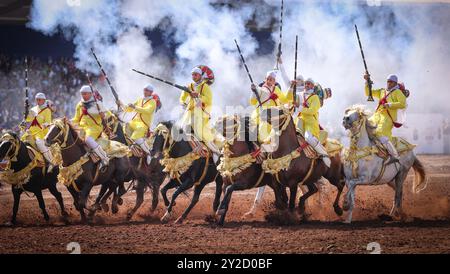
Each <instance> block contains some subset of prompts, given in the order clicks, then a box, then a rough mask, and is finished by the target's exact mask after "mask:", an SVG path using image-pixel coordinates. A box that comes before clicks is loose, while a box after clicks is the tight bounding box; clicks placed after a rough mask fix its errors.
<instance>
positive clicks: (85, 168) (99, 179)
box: [45, 118, 130, 222]
mask: <svg viewBox="0 0 450 274" xmlns="http://www.w3.org/2000/svg"><path fill="white" fill-rule="evenodd" d="M45 142H46V144H47V145H48V146H49V145H51V144H54V143H58V144H59V145H60V148H61V155H62V159H63V166H64V167H68V166H71V165H73V164H75V163H77V162H78V161H79V160H80V159H82V158H84V157H89V154H90V153H91V152H90V151H89V150H88V149H87V146H86V145H85V143H84V142H83V141H82V140H81V138H80V137H79V135H78V133H77V132H76V131H75V129H73V128H72V125H71V124H70V122H69V121H68V120H67V119H66V118H63V119H56V120H55V121H54V124H53V125H52V127H51V128H50V130H49V132H48V133H47V136H46V137H45ZM98 165H99V163H94V162H93V161H92V159H91V158H90V157H89V158H88V159H87V161H86V162H85V163H84V164H83V165H82V166H81V168H82V173H81V175H80V176H79V177H78V178H76V179H75V180H74V182H73V183H72V184H70V185H68V186H67V189H68V191H69V192H70V194H71V195H72V197H73V200H74V205H75V208H76V209H77V210H78V211H79V212H80V215H81V220H82V222H86V221H87V218H86V215H85V212H84V209H88V210H89V211H90V214H89V218H90V219H91V218H92V217H93V216H94V214H95V211H96V210H98V209H99V208H100V205H99V201H100V200H101V198H102V197H103V196H104V194H105V193H106V191H107V190H108V189H117V188H118V187H119V186H121V185H122V186H121V188H122V189H123V184H124V182H125V179H126V178H125V177H126V175H127V173H128V172H129V170H130V162H129V161H128V158H127V157H121V158H113V159H111V160H110V162H109V165H108V167H107V168H106V170H99V167H98ZM95 185H101V189H100V192H99V194H98V196H97V199H96V203H95V204H94V205H93V206H92V207H90V208H88V207H87V206H86V202H87V199H88V197H89V193H90V192H91V189H92V187H93V186H95ZM118 198H119V197H118V196H115V198H114V199H113V204H114V205H115V204H116V203H117V201H118Z"/></svg>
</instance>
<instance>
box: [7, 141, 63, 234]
mask: <svg viewBox="0 0 450 274" xmlns="http://www.w3.org/2000/svg"><path fill="white" fill-rule="evenodd" d="M1 140H2V141H1V144H0V160H3V159H5V160H9V162H10V167H9V169H10V170H11V171H13V172H14V173H15V174H17V172H20V171H25V169H26V168H27V167H30V168H31V167H33V165H32V162H33V160H32V159H31V157H30V155H29V151H28V148H27V146H26V144H25V143H23V142H22V141H20V139H19V138H18V136H17V135H16V134H15V133H13V132H8V133H5V134H4V135H3V137H2V139H1ZM47 168H48V166H44V167H34V168H32V169H31V170H30V171H29V172H30V173H29V175H30V177H29V180H28V182H27V183H24V184H23V185H22V186H21V187H18V186H14V185H13V186H12V187H11V190H12V193H13V196H14V206H13V214H12V217H11V221H10V223H11V224H12V225H14V224H16V216H17V211H18V210H19V203H20V196H21V194H22V193H23V192H24V191H29V192H31V193H34V195H35V196H36V199H37V200H38V202H39V207H40V208H41V210H42V213H43V214H44V219H45V220H46V221H49V219H50V217H49V215H48V213H47V211H46V209H45V202H44V198H43V196H42V190H44V189H48V190H49V191H50V193H51V194H52V195H53V196H54V197H55V198H56V200H57V201H58V204H59V206H60V207H61V215H62V217H63V220H64V221H67V217H68V214H67V212H66V210H65V209H64V201H63V198H62V195H61V193H60V192H59V191H58V190H57V189H56V184H57V183H58V180H57V176H58V172H59V169H58V168H57V167H55V168H54V169H53V170H52V172H48V169H47ZM6 179H7V178H6Z"/></svg>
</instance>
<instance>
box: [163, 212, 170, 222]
mask: <svg viewBox="0 0 450 274" xmlns="http://www.w3.org/2000/svg"><path fill="white" fill-rule="evenodd" d="M170 215H171V213H169V212H166V214H164V216H162V218H161V222H163V223H167V222H168V221H169V219H170Z"/></svg>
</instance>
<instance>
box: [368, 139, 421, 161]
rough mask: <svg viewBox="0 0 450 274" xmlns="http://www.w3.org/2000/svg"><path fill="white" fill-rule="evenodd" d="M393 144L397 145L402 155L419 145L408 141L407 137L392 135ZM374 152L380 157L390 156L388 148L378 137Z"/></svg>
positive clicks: (396, 147)
mask: <svg viewBox="0 0 450 274" xmlns="http://www.w3.org/2000/svg"><path fill="white" fill-rule="evenodd" d="M392 144H393V145H394V146H395V149H397V152H398V154H399V155H402V154H403V153H405V152H409V151H411V150H413V149H414V148H415V147H416V146H417V145H414V144H411V143H409V142H408V141H406V139H404V138H401V137H392ZM374 153H375V154H376V155H377V156H378V157H380V158H382V159H384V160H386V159H387V158H389V152H388V150H387V149H386V148H385V147H384V145H383V144H382V143H381V142H380V141H379V140H378V139H375V150H374Z"/></svg>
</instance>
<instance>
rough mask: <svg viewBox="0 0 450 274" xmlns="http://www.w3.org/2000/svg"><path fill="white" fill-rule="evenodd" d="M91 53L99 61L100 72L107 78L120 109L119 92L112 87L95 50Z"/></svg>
mask: <svg viewBox="0 0 450 274" xmlns="http://www.w3.org/2000/svg"><path fill="white" fill-rule="evenodd" d="M91 52H92V55H94V58H95V61H97V64H98V66H99V67H100V70H101V71H102V74H103V76H105V79H106V82H108V85H109V88H110V89H111V92H112V94H113V96H114V99H116V103H117V107H119V108H120V106H119V95H117V92H116V90H115V89H114V87H113V86H112V84H111V81H109V78H108V75H107V74H106V72H105V70H104V69H103V66H102V64H101V63H100V61H99V60H98V58H97V55H96V54H95V52H94V49H93V48H91Z"/></svg>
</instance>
